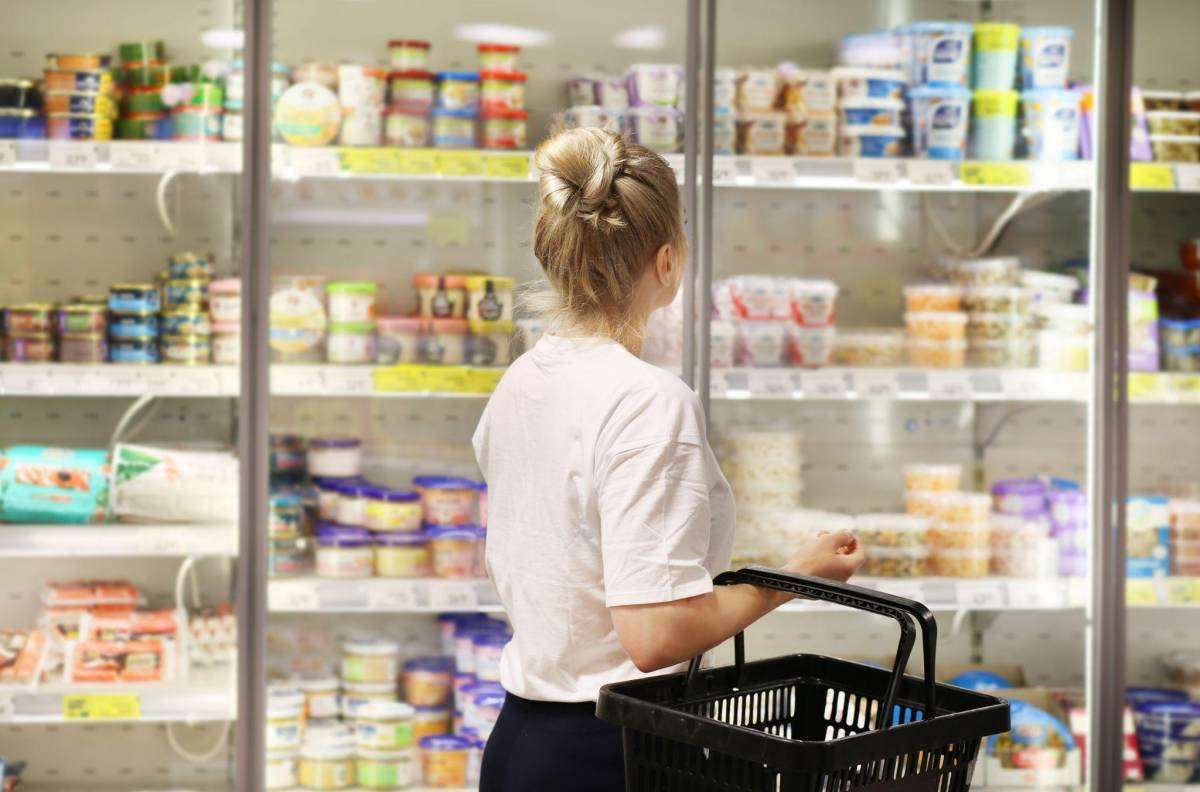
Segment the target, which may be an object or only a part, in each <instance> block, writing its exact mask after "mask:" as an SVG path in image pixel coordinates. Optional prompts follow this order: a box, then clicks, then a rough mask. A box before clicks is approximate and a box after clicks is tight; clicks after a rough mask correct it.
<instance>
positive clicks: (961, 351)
mask: <svg viewBox="0 0 1200 792" xmlns="http://www.w3.org/2000/svg"><path fill="white" fill-rule="evenodd" d="M904 303H905V309H906V310H905V314H904V324H905V327H906V328H907V331H908V362H909V363H911V364H912V365H914V366H921V367H928V368H962V365H963V363H964V361H965V359H966V351H967V342H966V328H967V315H966V314H965V313H963V311H962V289H961V288H959V287H957V286H950V285H948V284H944V283H933V284H916V285H913V286H908V287H905V289H904Z"/></svg>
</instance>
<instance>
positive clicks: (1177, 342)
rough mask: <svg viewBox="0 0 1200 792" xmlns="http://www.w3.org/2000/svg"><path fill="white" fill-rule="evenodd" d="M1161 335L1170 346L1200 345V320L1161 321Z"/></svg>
mask: <svg viewBox="0 0 1200 792" xmlns="http://www.w3.org/2000/svg"><path fill="white" fill-rule="evenodd" d="M1158 326H1159V335H1160V337H1161V338H1162V341H1163V343H1164V344H1167V345H1168V346H1177V347H1183V346H1192V345H1194V344H1200V319H1160V320H1159V322H1158Z"/></svg>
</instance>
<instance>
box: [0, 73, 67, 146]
mask: <svg viewBox="0 0 1200 792" xmlns="http://www.w3.org/2000/svg"><path fill="white" fill-rule="evenodd" d="M67 96H68V99H67V101H68V103H69V102H70V98H69V97H70V93H69V92H68V93H67ZM44 107H45V97H44V96H43V94H42V91H41V88H40V87H39V86H38V84H37V83H35V82H34V81H33V80H27V79H25V78H22V77H3V78H0V138H21V139H25V140H40V139H41V138H44V137H45V136H46V118H45V116H44V115H42V113H43V112H44Z"/></svg>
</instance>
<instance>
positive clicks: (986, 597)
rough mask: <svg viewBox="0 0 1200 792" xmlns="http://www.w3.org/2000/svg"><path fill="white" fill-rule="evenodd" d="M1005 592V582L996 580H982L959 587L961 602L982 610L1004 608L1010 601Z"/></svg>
mask: <svg viewBox="0 0 1200 792" xmlns="http://www.w3.org/2000/svg"><path fill="white" fill-rule="evenodd" d="M1005 594H1006V591H1005V586H1004V584H1003V583H1001V582H999V581H995V580H980V581H976V582H974V583H972V584H970V585H967V584H961V585H960V586H959V587H958V595H959V600H960V602H961V603H962V604H963V605H965V606H966V607H969V608H977V609H980V610H995V609H997V608H1003V607H1004V605H1005V604H1006V603H1007V602H1008V598H1007V597H1006V596H1005Z"/></svg>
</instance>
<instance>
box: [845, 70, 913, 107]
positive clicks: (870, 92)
mask: <svg viewBox="0 0 1200 792" xmlns="http://www.w3.org/2000/svg"><path fill="white" fill-rule="evenodd" d="M832 74H833V79H834V81H835V82H836V83H837V94H838V96H839V97H841V99H842V100H843V101H845V100H847V99H896V100H901V99H903V98H904V92H905V89H906V88H907V85H908V81H907V79H906V78H905V75H904V72H902V71H899V70H897V69H865V68H859V67H855V66H839V67H837V68H836V69H834V70H833V72H832Z"/></svg>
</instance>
